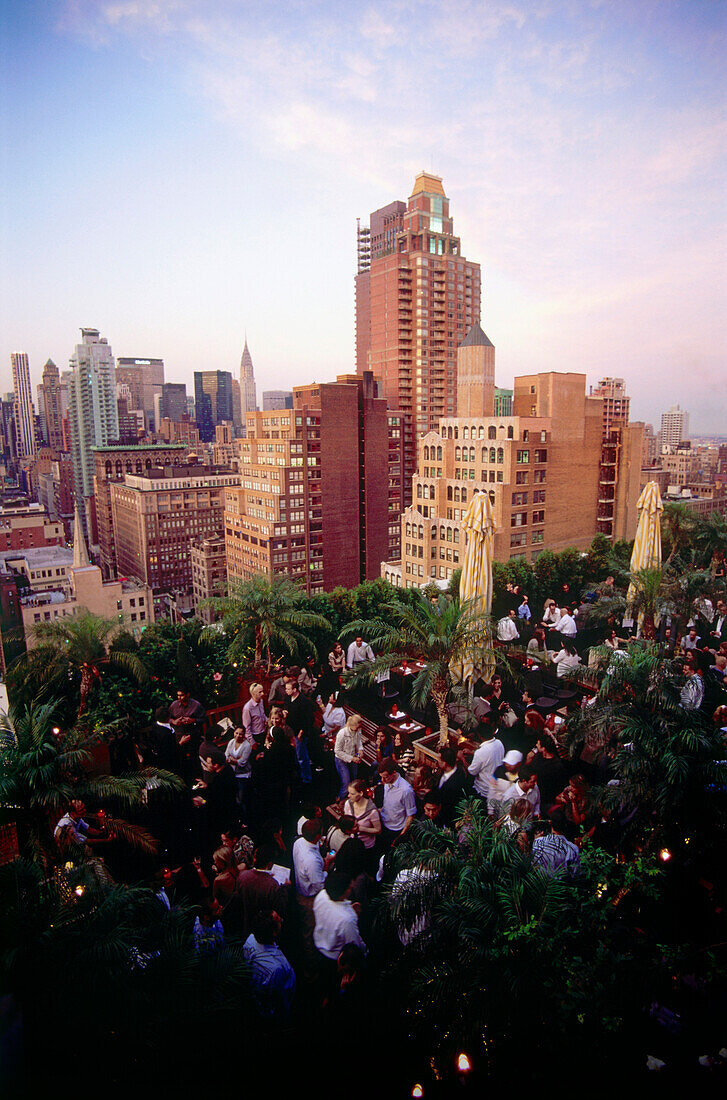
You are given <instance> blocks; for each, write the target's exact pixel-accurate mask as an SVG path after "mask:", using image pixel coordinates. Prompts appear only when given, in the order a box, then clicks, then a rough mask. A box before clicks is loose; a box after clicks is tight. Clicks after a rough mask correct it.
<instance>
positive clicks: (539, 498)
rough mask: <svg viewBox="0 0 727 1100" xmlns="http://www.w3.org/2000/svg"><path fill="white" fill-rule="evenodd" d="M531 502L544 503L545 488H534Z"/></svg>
mask: <svg viewBox="0 0 727 1100" xmlns="http://www.w3.org/2000/svg"><path fill="white" fill-rule="evenodd" d="M533 504H545V489H536V490H535V491H534V492H533Z"/></svg>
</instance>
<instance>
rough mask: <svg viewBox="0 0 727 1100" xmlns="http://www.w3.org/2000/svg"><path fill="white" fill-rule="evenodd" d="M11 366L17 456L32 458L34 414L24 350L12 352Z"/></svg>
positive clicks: (33, 448)
mask: <svg viewBox="0 0 727 1100" xmlns="http://www.w3.org/2000/svg"><path fill="white" fill-rule="evenodd" d="M10 365H11V366H12V368H13V390H14V392H15V402H14V405H13V411H14V416H15V429H16V438H17V443H18V458H20V459H23V458H32V457H33V455H34V454H35V449H36V448H35V414H34V412H33V391H32V389H31V388H30V367H29V365H28V356H27V355H26V353H25V352H24V351H16V352H13V353H12V355H11V356H10Z"/></svg>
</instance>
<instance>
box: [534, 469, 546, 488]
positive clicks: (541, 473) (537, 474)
mask: <svg viewBox="0 0 727 1100" xmlns="http://www.w3.org/2000/svg"><path fill="white" fill-rule="evenodd" d="M545 474H546V471H545V470H535V471H534V472H533V481H534V482H535V484H536V485H542V484H543V482H544V481H545Z"/></svg>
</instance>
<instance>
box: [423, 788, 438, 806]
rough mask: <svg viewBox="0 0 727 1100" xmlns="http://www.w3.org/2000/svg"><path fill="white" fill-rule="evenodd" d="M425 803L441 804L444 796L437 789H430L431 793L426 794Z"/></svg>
mask: <svg viewBox="0 0 727 1100" xmlns="http://www.w3.org/2000/svg"><path fill="white" fill-rule="evenodd" d="M423 804H424V805H425V806H441V805H442V796H441V794H440V793H439V791H437V790H433V791H430V792H429V794H428V795H426V797H425V798H424V803H423Z"/></svg>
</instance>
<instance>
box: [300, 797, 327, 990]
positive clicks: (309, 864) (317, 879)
mask: <svg viewBox="0 0 727 1100" xmlns="http://www.w3.org/2000/svg"><path fill="white" fill-rule="evenodd" d="M301 834H302V835H301V836H299V837H298V839H297V840H296V841H295V843H294V844H293V871H294V874H295V888H296V891H297V902H298V914H299V916H300V927H301V934H302V939H303V959H302V962H303V974H302V976H303V977H305V978H306V979H307V980H309V981H312V980H313V979H314V977H315V974H316V964H315V956H316V949H315V945H314V942H313V929H314V927H315V915H314V912H313V905H314V903H315V899H316V897H317V896H318V894H320V892H321V890H322V889H323V886H324V884H325V881H326V876H327V872H328V868H327V867H326V863H327V862H328V863H330V862H332V860H329V859H326V860H324V859H323V856H322V855H321V852H320V848H319V847H318V845H319V841H320V839H321V819H320V818H319V817H313V818H309V820H308V821H304V822H303V825H302V828H301Z"/></svg>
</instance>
